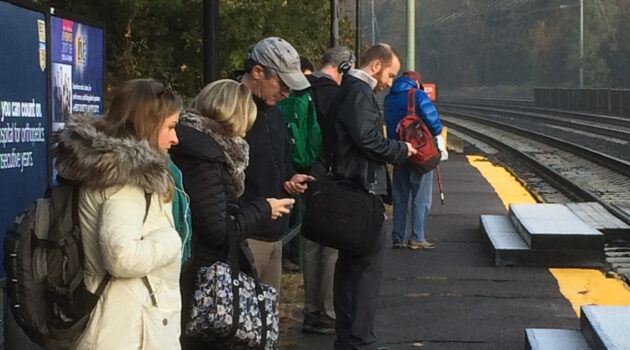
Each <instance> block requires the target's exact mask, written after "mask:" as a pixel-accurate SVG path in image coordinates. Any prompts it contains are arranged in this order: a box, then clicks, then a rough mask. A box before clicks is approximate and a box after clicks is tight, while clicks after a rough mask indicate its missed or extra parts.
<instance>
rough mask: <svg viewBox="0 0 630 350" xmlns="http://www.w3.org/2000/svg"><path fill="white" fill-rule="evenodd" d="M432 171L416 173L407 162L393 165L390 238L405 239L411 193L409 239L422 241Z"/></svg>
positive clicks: (428, 203) (428, 208)
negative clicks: (392, 212)
mask: <svg viewBox="0 0 630 350" xmlns="http://www.w3.org/2000/svg"><path fill="white" fill-rule="evenodd" d="M432 191H433V171H430V172H428V173H426V174H418V173H417V172H415V171H414V170H413V169H412V168H411V166H410V165H409V164H408V163H404V164H402V165H396V166H394V175H393V179H392V205H393V207H394V208H393V209H394V228H393V230H392V238H393V239H400V240H403V241H404V240H405V237H406V236H407V212H408V211H407V206H408V205H409V195H410V194H411V239H412V240H414V241H424V240H425V237H424V223H425V222H426V221H427V216H429V210H431V192H432Z"/></svg>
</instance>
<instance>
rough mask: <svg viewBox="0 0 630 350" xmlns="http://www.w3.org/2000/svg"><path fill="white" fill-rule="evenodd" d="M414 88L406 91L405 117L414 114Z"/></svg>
mask: <svg viewBox="0 0 630 350" xmlns="http://www.w3.org/2000/svg"><path fill="white" fill-rule="evenodd" d="M416 90H417V89H416V88H411V89H409V90H407V115H414V114H416Z"/></svg>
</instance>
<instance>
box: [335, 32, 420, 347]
mask: <svg viewBox="0 0 630 350" xmlns="http://www.w3.org/2000/svg"><path fill="white" fill-rule="evenodd" d="M362 62H363V65H362V66H361V67H360V68H359V69H353V70H350V71H349V72H348V74H346V75H345V76H344V78H343V81H342V83H341V90H340V92H339V94H338V95H337V96H336V98H335V100H334V101H333V103H332V105H331V107H330V110H329V113H331V115H330V117H332V118H334V120H335V124H334V134H335V138H334V139H335V141H336V142H335V145H334V151H333V152H334V155H333V174H334V176H335V178H336V179H345V180H351V181H353V182H355V183H356V184H358V185H360V186H361V187H363V188H364V189H365V190H366V191H368V192H370V193H372V194H373V195H385V194H386V193H387V181H388V180H387V175H386V172H387V168H386V167H385V163H402V162H403V161H404V160H405V159H407V157H409V156H411V155H413V154H415V149H413V148H412V147H411V145H409V144H408V143H406V142H401V141H395V140H391V139H387V138H386V137H385V136H384V135H383V122H384V121H383V117H382V115H381V111H380V110H379V107H378V104H377V102H376V99H375V96H374V93H378V92H380V91H382V90H383V89H385V88H387V87H389V86H391V84H392V81H393V79H394V77H395V76H396V74H397V73H398V71H399V69H400V65H401V63H400V58H399V57H398V54H396V52H394V50H393V49H392V48H391V46H389V45H387V44H377V45H375V46H372V47H371V48H370V49H368V50H367V51H366V52H365V57H364V59H363V61H362ZM379 240H380V242H379V243H380V247H379V249H378V250H377V251H376V252H374V253H371V254H366V255H361V256H356V255H352V254H349V253H347V252H344V251H340V252H339V259H338V261H337V265H336V269H335V282H334V303H335V314H336V316H337V321H336V331H337V339H336V341H335V350H346V349H373V348H374V345H375V342H376V336H375V334H374V320H375V317H376V305H377V300H378V294H379V287H380V282H381V277H382V265H383V247H384V240H385V235H384V234H382V237H380V238H379Z"/></svg>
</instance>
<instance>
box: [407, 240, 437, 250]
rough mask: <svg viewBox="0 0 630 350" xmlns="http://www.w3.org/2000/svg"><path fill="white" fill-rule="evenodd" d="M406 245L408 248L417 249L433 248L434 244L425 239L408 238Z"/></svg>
mask: <svg viewBox="0 0 630 350" xmlns="http://www.w3.org/2000/svg"><path fill="white" fill-rule="evenodd" d="M407 247H408V248H409V249H413V250H417V249H434V248H435V245H434V244H433V243H429V242H427V241H414V240H409V243H407Z"/></svg>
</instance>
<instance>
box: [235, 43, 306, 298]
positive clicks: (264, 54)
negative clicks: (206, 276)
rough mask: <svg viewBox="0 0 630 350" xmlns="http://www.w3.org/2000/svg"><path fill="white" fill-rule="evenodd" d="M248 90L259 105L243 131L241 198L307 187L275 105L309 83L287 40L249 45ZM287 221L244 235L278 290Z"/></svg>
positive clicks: (274, 195)
mask: <svg viewBox="0 0 630 350" xmlns="http://www.w3.org/2000/svg"><path fill="white" fill-rule="evenodd" d="M240 80H241V82H242V83H243V84H245V86H247V87H248V88H249V89H250V90H251V92H252V95H253V98H254V102H255V103H256V107H257V108H258V112H257V115H256V121H255V122H254V125H253V126H252V128H251V129H250V130H249V131H248V132H247V134H246V136H245V140H246V141H247V143H248V144H249V152H250V153H249V166H248V167H247V169H246V170H245V193H244V194H243V196H241V198H240V201H241V203H247V202H249V201H251V200H253V199H255V198H259V196H263V198H285V197H290V196H293V195H297V194H299V193H303V192H304V191H305V190H306V187H307V186H306V182H307V181H308V180H310V179H312V177H311V176H308V175H303V174H296V173H295V170H294V169H293V166H292V164H291V160H290V152H291V149H292V146H291V141H289V137H288V135H287V130H286V127H285V125H284V121H283V119H282V114H280V111H279V110H278V108H277V107H276V106H275V104H276V102H278V101H280V100H282V99H283V98H286V97H287V96H288V95H289V91H290V90H304V89H306V88H308V87H310V84H309V82H308V80H306V77H304V74H302V71H301V69H300V57H299V55H298V53H297V51H296V50H295V49H294V48H293V46H292V45H291V44H289V43H288V42H287V41H286V40H284V39H281V38H277V37H270V38H265V39H263V40H261V41H259V42H258V43H256V44H255V45H254V46H252V47H250V48H249V50H248V55H247V58H246V59H245V73H244V74H243V76H242V78H241V79H240ZM288 227H289V216H288V215H285V216H282V217H279V218H278V219H276V220H271V219H269V220H268V221H267V222H265V223H264V224H263V225H260V226H258V227H256V228H255V229H254V230H253V232H250V234H249V236H248V240H247V241H248V244H249V247H250V249H251V251H252V253H253V255H254V265H255V267H256V270H257V271H258V274H259V278H260V281H261V282H263V283H267V284H271V285H272V286H274V287H276V289H277V290H278V291H279V290H280V280H281V277H282V241H281V238H282V235H283V234H284V233H285V232H286V231H287V229H288Z"/></svg>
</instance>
